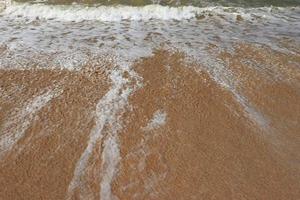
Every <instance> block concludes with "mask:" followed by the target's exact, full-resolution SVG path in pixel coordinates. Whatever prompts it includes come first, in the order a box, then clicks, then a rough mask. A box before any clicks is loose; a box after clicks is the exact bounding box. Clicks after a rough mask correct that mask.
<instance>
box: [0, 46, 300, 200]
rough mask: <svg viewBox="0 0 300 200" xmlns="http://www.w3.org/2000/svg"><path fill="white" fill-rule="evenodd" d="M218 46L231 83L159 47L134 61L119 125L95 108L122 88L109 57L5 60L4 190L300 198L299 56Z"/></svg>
mask: <svg viewBox="0 0 300 200" xmlns="http://www.w3.org/2000/svg"><path fill="white" fill-rule="evenodd" d="M211 51H212V53H215V54H216V57H218V59H220V61H222V62H223V63H224V65H225V66H226V70H228V71H230V73H231V74H232V76H233V77H234V79H235V80H234V86H235V90H234V91H233V90H230V89H228V88H226V87H224V86H223V85H222V84H220V83H219V82H218V81H216V79H214V77H213V75H212V74H211V73H210V72H208V71H207V70H205V69H206V68H205V66H201V65H199V64H197V63H189V62H186V58H185V56H184V55H183V54H181V53H179V52H175V53H174V52H172V53H171V52H168V51H165V50H157V51H155V52H154V55H153V56H151V57H147V58H144V59H142V60H139V61H137V62H136V63H134V66H133V69H132V70H134V71H135V72H136V73H137V75H138V76H139V78H138V80H139V81H140V83H141V86H140V87H135V85H137V78H132V77H131V75H130V73H129V72H126V71H125V72H122V76H123V78H124V79H126V80H128V82H126V84H125V85H122V87H121V88H119V92H120V95H122V91H125V90H126V89H128V88H135V89H134V90H133V92H132V93H131V95H130V96H129V99H128V103H127V104H126V106H125V108H126V109H125V110H124V111H123V110H122V111H118V110H116V111H115V112H108V114H107V115H108V116H114V115H117V121H118V122H120V125H121V128H119V129H117V130H116V131H114V129H112V128H111V126H114V125H115V123H107V124H106V123H104V124H101V123H102V121H101V116H98V115H97V113H98V111H97V109H99V106H100V107H101V105H102V104H101V100H103V99H105V98H106V97H107V94H108V93H109V91H112V89H113V86H112V83H111V81H110V80H109V73H108V71H109V70H108V68H105V67H103V66H106V65H105V64H103V66H100V67H99V68H90V67H87V68H84V69H82V70H79V71H66V70H45V69H30V70H1V71H0V89H1V90H0V92H1V97H0V106H1V110H0V111H1V112H0V144H1V146H0V150H1V152H0V158H1V160H0V186H1V189H0V199H53V200H54V199H55V200H56V199H113V198H116V199H124V200H127V199H138V200H140V199H166V200H167V199H197V200H198V199H298V198H299V196H300V192H299V191H300V186H299V185H300V181H299V180H300V169H299V167H300V165H299V159H300V158H299V152H300V145H299V144H300V141H299V137H298V133H299V131H300V126H299V124H300V123H299V119H300V114H299V113H300V105H299V102H300V93H299V86H300V84H299V81H300V80H299V63H300V57H299V55H290V54H284V53H280V52H277V51H274V50H271V49H268V48H266V47H257V46H254V45H249V44H240V45H237V46H236V48H235V51H234V52H217V51H215V49H214V48H213V47H211ZM216 52H217V53H216ZM224 76H225V74H224ZM117 89H118V88H117ZM237 94H238V95H237ZM237 97H243V101H241V100H240V99H238V98H237ZM113 100H118V99H113ZM99 102H100V103H99ZM107 102H108V103H110V101H107ZM112 103H114V101H112ZM121 103H122V102H121ZM119 104H120V102H119ZM122 105H123V104H122ZM124 105H125V104H124ZM108 108H112V107H109V106H108ZM247 108H248V110H247ZM250 108H251V109H252V110H255V111H256V112H255V113H260V117H259V118H251V116H252V115H251V113H249V110H250ZM100 109H101V108H100ZM101 113H102V114H103V112H100V114H101ZM104 113H105V112H104ZM99 117H100V119H99ZM105 120H107V121H108V122H114V121H109V118H108V119H105ZM104 122H105V121H104ZM99 123H100V125H103V127H102V126H101V129H100V132H103V136H101V137H100V136H97V134H96V133H97V131H99V130H98V128H99V127H98V126H100V125H99ZM117 125H119V124H117ZM94 132H95V134H96V136H97V137H96V139H95V141H93V140H92V139H93V138H92V137H91V136H93V135H94V134H93V133H94ZM91 138H92V139H91ZM89 146H92V147H91V148H89ZM109 147H110V148H112V147H114V148H115V149H116V148H117V150H118V149H119V150H118V151H112V149H109ZM85 152H88V154H85ZM110 153H112V154H110ZM113 153H115V154H113ZM118 154H119V155H120V157H116V156H118ZM85 155H87V157H86V158H85ZM80 161H82V162H80ZM80 163H81V164H80ZM82 163H83V164H82ZM111 170H112V171H111ZM108 181H111V183H110V182H108ZM73 183H74V184H73ZM107 184H108V185H107ZM104 187H105V188H104ZM110 189H111V192H110ZM103 194H107V195H106V196H105V195H103Z"/></svg>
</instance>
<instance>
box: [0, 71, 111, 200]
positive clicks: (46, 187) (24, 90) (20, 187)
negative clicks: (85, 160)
mask: <svg viewBox="0 0 300 200" xmlns="http://www.w3.org/2000/svg"><path fill="white" fill-rule="evenodd" d="M0 80H1V82H0V86H1V88H2V89H3V90H5V93H6V95H5V96H2V98H1V101H0V105H1V119H2V120H1V124H3V122H4V121H5V116H6V115H8V114H9V113H10V112H12V110H13V109H14V108H16V107H19V106H20V105H21V104H22V102H25V101H27V100H28V99H30V98H31V96H34V95H35V94H37V93H39V91H41V90H43V88H47V87H48V86H50V85H55V86H58V87H61V88H63V93H62V94H61V95H60V96H59V97H57V98H55V99H53V100H52V101H50V102H49V103H48V104H47V105H46V106H44V107H43V108H42V109H41V110H39V112H38V113H37V118H36V119H35V120H34V121H33V122H32V123H31V124H30V126H29V128H28V129H27V130H26V133H25V136H24V137H23V138H21V139H20V140H19V141H18V143H17V144H16V146H15V148H13V150H12V151H10V152H9V154H8V155H7V156H6V157H5V158H4V159H2V160H1V163H0V185H1V189H0V199H64V197H65V195H66V191H67V188H68V186H69V183H70V181H71V179H72V176H73V172H74V167H75V164H76V162H77V160H78V159H79V157H80V155H81V153H82V151H83V150H84V148H85V146H86V142H87V136H88V135H89V133H90V130H91V128H92V126H93V125H94V119H93V118H94V117H93V116H94V115H93V112H94V110H95V105H96V103H97V102H98V100H99V99H100V98H101V97H102V96H103V95H104V94H105V92H106V90H107V88H108V84H107V79H106V77H105V74H104V72H103V70H95V69H93V70H90V71H89V70H85V71H82V72H68V71H51V70H25V71H18V70H15V71H1V72H0ZM5 97H6V98H5ZM7 98H8V99H7ZM17 123H22V121H19V122H17ZM21 147H23V148H24V149H22V151H18V150H19V149H20V148H21Z"/></svg>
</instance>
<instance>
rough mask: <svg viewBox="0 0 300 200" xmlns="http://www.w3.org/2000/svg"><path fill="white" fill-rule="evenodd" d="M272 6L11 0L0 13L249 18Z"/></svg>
mask: <svg viewBox="0 0 300 200" xmlns="http://www.w3.org/2000/svg"><path fill="white" fill-rule="evenodd" d="M271 11H272V9H270V8H267V7H264V8H252V9H245V8H227V7H203V8H200V7H194V6H182V7H169V6H161V5H154V4H153V5H147V6H142V7H133V6H123V5H119V6H93V7H90V6H85V5H76V4H75V5H46V4H41V3H35V4H30V3H12V4H11V5H9V6H7V8H6V9H5V10H4V14H7V15H9V16H12V17H26V18H29V19H46V20H49V19H51V20H58V21H75V22H80V21H88V20H98V21H113V22H114V21H121V20H132V21H147V20H152V19H156V20H187V19H193V18H197V17H199V16H203V15H210V16H211V15H212V14H215V15H224V16H225V15H226V16H232V17H236V16H237V15H241V16H242V17H244V18H249V17H250V16H251V14H255V15H257V16H260V17H267V18H268V17H270V16H271V15H268V13H270V12H271Z"/></svg>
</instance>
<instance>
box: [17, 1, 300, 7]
mask: <svg viewBox="0 0 300 200" xmlns="http://www.w3.org/2000/svg"><path fill="white" fill-rule="evenodd" d="M16 1H18V2H30V1H31V0H16ZM31 2H32V1H31ZM43 2H45V3H48V4H71V3H83V4H100V5H131V6H144V5H149V4H160V5H168V6H187V5H191V6H197V7H207V6H233V7H263V6H280V7H286V6H300V0H46V1H43Z"/></svg>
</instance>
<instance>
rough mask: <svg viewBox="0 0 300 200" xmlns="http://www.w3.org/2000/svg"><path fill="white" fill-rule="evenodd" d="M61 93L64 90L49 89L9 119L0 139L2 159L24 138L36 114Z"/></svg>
mask: <svg viewBox="0 0 300 200" xmlns="http://www.w3.org/2000/svg"><path fill="white" fill-rule="evenodd" d="M61 93H62V89H58V88H55V89H48V90H46V91H45V92H44V93H42V94H41V95H38V96H36V97H34V98H33V99H31V100H30V101H29V102H28V103H26V104H25V105H24V107H23V108H22V109H21V110H20V111H17V112H16V113H15V114H13V115H12V116H11V117H10V118H8V119H7V122H6V123H5V124H4V126H3V128H2V129H1V132H2V133H3V134H1V137H0V157H2V156H3V155H4V154H5V153H6V152H8V151H9V150H11V149H12V148H13V146H14V145H15V144H16V143H17V142H18V141H19V140H20V139H21V138H22V137H23V136H24V134H25V133H26V130H27V129H28V127H29V126H30V124H31V122H32V121H33V120H34V117H35V114H36V113H37V112H38V111H39V110H41V109H42V108H43V107H44V106H46V105H47V103H48V102H49V101H51V100H52V99H53V98H55V97H57V96H59V95H60V94H61Z"/></svg>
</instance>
